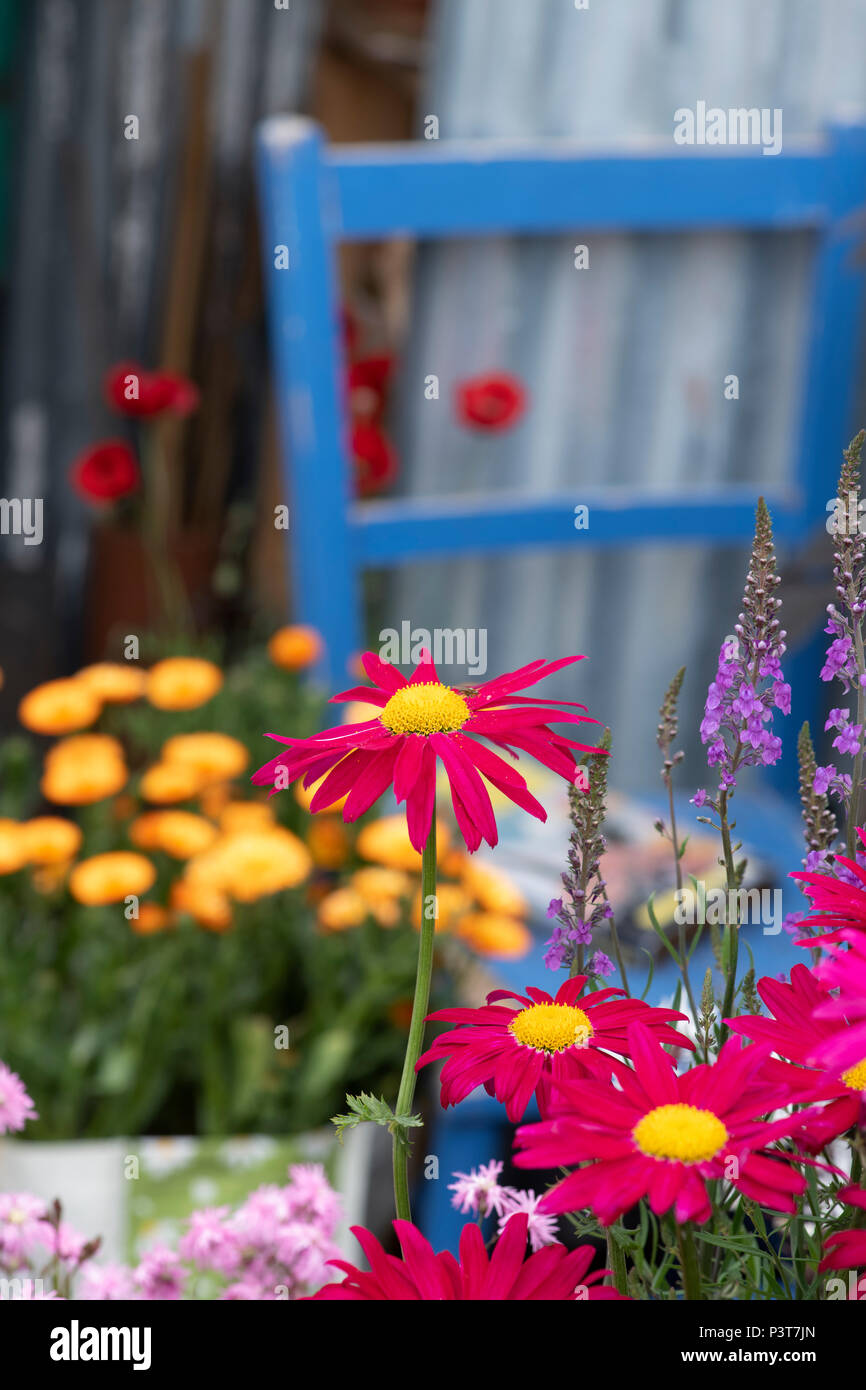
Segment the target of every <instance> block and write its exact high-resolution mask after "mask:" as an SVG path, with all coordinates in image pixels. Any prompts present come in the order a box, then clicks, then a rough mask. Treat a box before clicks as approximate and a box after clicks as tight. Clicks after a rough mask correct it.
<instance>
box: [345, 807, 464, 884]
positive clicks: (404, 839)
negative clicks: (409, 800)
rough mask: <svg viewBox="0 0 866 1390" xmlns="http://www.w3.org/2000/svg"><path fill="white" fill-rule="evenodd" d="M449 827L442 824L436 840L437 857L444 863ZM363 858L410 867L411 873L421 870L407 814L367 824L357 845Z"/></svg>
mask: <svg viewBox="0 0 866 1390" xmlns="http://www.w3.org/2000/svg"><path fill="white" fill-rule="evenodd" d="M450 839H451V836H450V833H449V831H448V827H447V826H445V825H443V824H442V823H441V822H439V823H438V832H437V840H436V859H437V862H441V860H442V858H443V857H444V855H445V854H446V853H447V851H448V846H449V843H450ZM356 848H357V850H358V853H359V854H360V856H361V858H362V859H372V860H373V862H374V863H376V864H384V865H385V866H386V868H389V869H407V870H408V871H409V872H410V873H420V872H421V856H420V854H419V853H418V851H417V850H416V849H414V848H413V846H412V843H411V841H410V839H409V831H408V830H407V829H406V818H405V816H402V815H398V816H383V817H382V818H381V819H380V820H374V821H371V822H370V824H369V825H365V826H364V828H363V829H362V831H361V833H360V835H359V836H358V842H357V846H356Z"/></svg>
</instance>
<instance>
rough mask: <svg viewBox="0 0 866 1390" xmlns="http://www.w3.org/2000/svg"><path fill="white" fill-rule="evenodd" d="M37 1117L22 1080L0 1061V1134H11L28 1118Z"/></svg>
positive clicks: (33, 1118)
mask: <svg viewBox="0 0 866 1390" xmlns="http://www.w3.org/2000/svg"><path fill="white" fill-rule="evenodd" d="M38 1119H39V1116H38V1115H37V1113H36V1109H35V1107H34V1105H33V1101H32V1100H31V1099H30V1097H29V1095H28V1094H27V1091H26V1089H25V1086H24V1082H23V1081H22V1080H21V1078H20V1076H17V1075H16V1073H15V1072H14V1071H10V1069H9V1067H7V1066H6V1064H5V1063H4V1062H0V1134H12V1133H13V1132H15V1131H17V1130H19V1129H23V1128H24V1126H25V1125H26V1123H27V1121H28V1120H38Z"/></svg>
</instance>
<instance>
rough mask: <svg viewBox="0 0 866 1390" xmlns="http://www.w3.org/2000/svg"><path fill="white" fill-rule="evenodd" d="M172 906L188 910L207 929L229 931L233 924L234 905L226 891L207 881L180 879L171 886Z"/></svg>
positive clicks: (183, 910) (182, 910) (181, 910)
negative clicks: (209, 884) (210, 884)
mask: <svg viewBox="0 0 866 1390" xmlns="http://www.w3.org/2000/svg"><path fill="white" fill-rule="evenodd" d="M171 903H172V907H174V908H176V910H177V911H178V912H186V913H187V914H188V915H189V916H190V917H192V918H193V920H194V921H195V922H197V923H198V925H199V926H200V927H204V928H205V929H206V930H207V931H212V932H224V931H228V930H229V928H230V927H231V924H232V905H231V903H230V901H229V899H228V898H227V897H226V895H225V893H222V892H220V890H219V889H217V888H212V887H208V885H207V884H206V883H199V882H192V881H190V880H188V879H183V878H182V879H178V881H177V882H176V883H174V884H172V888H171Z"/></svg>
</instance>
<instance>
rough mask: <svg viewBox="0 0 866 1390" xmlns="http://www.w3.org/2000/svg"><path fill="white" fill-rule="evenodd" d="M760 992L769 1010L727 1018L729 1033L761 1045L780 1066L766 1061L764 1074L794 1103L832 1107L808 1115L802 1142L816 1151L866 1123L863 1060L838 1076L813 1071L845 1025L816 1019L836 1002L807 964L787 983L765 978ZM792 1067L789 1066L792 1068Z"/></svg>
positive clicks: (822, 1069)
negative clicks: (786, 1088)
mask: <svg viewBox="0 0 866 1390" xmlns="http://www.w3.org/2000/svg"><path fill="white" fill-rule="evenodd" d="M758 993H759V994H760V996H761V998H762V999H763V1001H764V1003H765V1004H766V1006H767V1008H768V1009H769V1010H770V1014H771V1017H770V1018H765V1017H764V1015H763V1014H741V1015H740V1016H739V1017H738V1018H728V1019H725V1023H726V1025H727V1027H728V1028H730V1029H731V1030H732V1032H734V1033H741V1034H742V1035H743V1036H744V1037H747V1038H751V1039H752V1040H753V1041H754V1042H759V1043H765V1044H767V1045H768V1046H769V1047H771V1048H772V1049H773V1051H774V1052H776V1053H778V1054H779V1057H780V1058H784V1059H785V1060H784V1061H779V1060H778V1059H777V1058H775V1057H771V1058H769V1059H768V1060H767V1063H766V1067H765V1070H764V1075H765V1076H766V1077H767V1078H768V1079H776V1080H778V1081H780V1082H782V1083H783V1084H784V1083H787V1084H788V1085H789V1086H790V1088H791V1091H792V1093H795V1094H796V1097H797V1099H798V1100H802V1101H804V1102H805V1101H809V1102H812V1101H819V1100H828V1101H830V1104H829V1105H827V1106H825V1107H824V1108H823V1109H821V1110H819V1111H818V1112H817V1113H816V1114H815V1115H814V1116H810V1120H809V1126H808V1136H807V1139H806V1142H807V1143H808V1146H809V1147H810V1148H813V1149H814V1150H815V1151H816V1152H817V1150H818V1149H823V1147H824V1145H825V1144H829V1143H830V1141H831V1140H832V1139H835V1138H837V1136H838V1135H840V1134H844V1133H845V1132H846V1130H849V1129H851V1127H852V1126H853V1125H856V1124H858V1123H860V1122H864V1123H866V1057H864V1058H863V1060H862V1061H861V1062H859V1064H856V1065H855V1066H853V1067H848V1068H846V1070H844V1071H842V1072H839V1071H835V1070H828V1069H827V1068H825V1067H820V1068H816V1067H815V1066H814V1065H813V1063H814V1059H815V1056H816V1054H817V1053H818V1052H819V1051H820V1050H821V1049H822V1048H823V1047H824V1046H825V1045H826V1044H827V1043H832V1042H834V1041H835V1040H837V1039H838V1038H839V1037H840V1035H841V1036H842V1037H844V1038H846V1039H847V1021H846V1020H844V1019H839V1020H838V1021H836V1022H831V1021H830V1020H829V1019H822V1018H816V1017H815V1011H816V1009H820V1008H821V1007H822V1006H823V1005H826V1004H828V1003H829V1004H832V1003H834V1002H835V1001H834V1000H833V996H832V995H831V993H830V991H829V990H828V989H827V988H826V987H825V986H824V985H823V984H821V982H820V981H819V980H817V979H816V978H815V976H814V975H813V974H812V971H811V970H808V969H807V968H806V966H805V965H795V966H794V968H793V969H792V971H791V982H790V984H788V983H786V982H785V981H784V980H774V979H771V978H770V977H769V976H767V977H766V978H765V979H763V980H760V981H759V983H758ZM792 1062H793V1063H796V1065H795V1066H791V1065H790V1063H792Z"/></svg>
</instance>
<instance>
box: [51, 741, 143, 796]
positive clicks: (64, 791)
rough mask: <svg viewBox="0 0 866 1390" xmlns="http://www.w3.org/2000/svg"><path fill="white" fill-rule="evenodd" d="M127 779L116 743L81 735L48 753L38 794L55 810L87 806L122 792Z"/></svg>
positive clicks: (121, 756) (118, 745)
mask: <svg viewBox="0 0 866 1390" xmlns="http://www.w3.org/2000/svg"><path fill="white" fill-rule="evenodd" d="M128 776H129V773H128V771H127V768H126V763H125V762H124V760H123V749H122V748H121V746H120V744H119V743H118V742H117V739H114V738H109V737H108V736H107V735H105V734H81V735H79V736H78V737H76V738H66V739H61V740H60V742H59V743H56V744H55V745H54V747H53V748H51V749H49V751H48V753H47V754H46V756H45V772H44V775H43V778H42V783H41V786H42V793H43V795H44V796H45V797H46V798H47V799H48V800H49V801H53V802H54V803H55V805H58V806H89V805H91V804H92V803H93V802H94V801H103V800H104V799H105V797H107V796H115V795H116V794H117V793H118V792H119V791H122V789H123V788H124V787H125V786H126V781H127V778H128Z"/></svg>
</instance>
